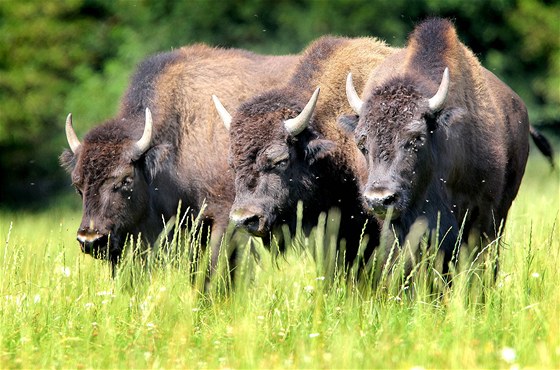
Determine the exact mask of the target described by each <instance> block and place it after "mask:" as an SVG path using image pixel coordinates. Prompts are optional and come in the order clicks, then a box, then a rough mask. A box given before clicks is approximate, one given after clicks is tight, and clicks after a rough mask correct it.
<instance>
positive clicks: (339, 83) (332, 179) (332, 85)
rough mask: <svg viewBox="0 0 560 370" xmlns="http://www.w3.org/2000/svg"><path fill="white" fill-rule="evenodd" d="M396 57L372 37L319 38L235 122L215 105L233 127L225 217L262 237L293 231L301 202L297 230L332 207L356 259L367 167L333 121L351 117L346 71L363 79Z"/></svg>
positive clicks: (349, 254) (374, 234) (372, 231)
mask: <svg viewBox="0 0 560 370" xmlns="http://www.w3.org/2000/svg"><path fill="white" fill-rule="evenodd" d="M394 52H395V49H393V48H390V47H388V46H387V45H385V44H384V43H383V42H380V41H378V40H376V39H369V38H360V39H348V38H337V37H323V38H321V39H319V40H317V41H315V42H314V43H312V44H311V45H310V46H309V47H308V48H307V49H306V50H305V52H304V54H303V56H302V59H301V61H300V63H299V64H298V66H297V68H296V71H295V72H294V74H293V76H292V77H291V79H290V80H289V81H288V82H287V83H286V84H285V85H284V86H283V87H281V88H277V89H272V90H270V91H267V92H265V93H262V94H259V95H257V96H255V97H253V98H252V99H250V100H248V101H247V102H245V103H243V104H242V105H241V106H240V107H239V108H238V109H237V111H236V112H235V113H234V114H233V116H230V114H229V113H228V112H227V110H226V109H225V108H224V107H223V106H222V105H221V104H220V103H219V100H218V99H215V101H216V106H217V109H218V110H219V111H220V112H222V113H221V116H222V118H223V119H224V121H225V123H226V126H228V127H230V163H231V166H232V168H233V169H234V172H235V201H234V204H233V206H232V210H231V214H230V217H231V220H232V221H233V222H235V223H236V224H237V225H238V227H241V228H244V229H246V230H248V231H249V232H250V233H252V234H254V235H257V236H261V237H265V238H268V237H269V236H270V235H271V234H274V235H276V232H277V231H278V230H279V229H280V227H281V226H282V225H287V226H288V227H289V229H290V231H291V232H292V233H293V232H294V231H295V230H296V222H297V219H296V206H297V203H298V201H301V202H302V204H303V221H302V226H303V230H304V232H307V233H309V232H310V231H311V229H312V228H313V226H315V225H316V224H317V220H318V217H319V215H320V214H321V213H323V212H328V211H329V210H330V209H332V208H337V209H339V210H340V214H341V222H340V228H339V233H338V237H339V241H342V240H344V241H345V245H346V261H347V262H349V261H352V260H354V259H355V257H356V256H357V253H358V247H359V243H360V236H361V235H362V231H363V230H364V225H365V224H366V221H367V219H368V218H367V215H366V214H365V212H364V210H363V208H362V204H361V202H360V201H359V200H360V193H359V181H358V178H357V177H358V176H360V174H365V172H364V171H365V163H363V159H362V158H361V155H360V153H359V151H357V149H356V146H355V144H354V143H353V141H352V138H351V137H350V136H349V135H347V134H346V133H345V132H344V131H343V130H341V129H340V128H339V127H338V126H337V124H336V118H337V117H338V116H339V115H340V114H344V113H348V112H349V108H348V107H347V105H346V97H345V94H344V89H343V87H344V80H345V77H346V74H347V73H348V71H349V70H354V71H355V75H356V76H357V77H358V81H360V80H361V81H365V78H366V77H367V75H368V73H369V71H370V70H371V69H372V68H373V67H375V65H377V64H378V63H379V62H380V61H381V60H383V59H384V58H385V57H387V56H388V55H390V54H392V53H394ZM318 86H320V93H321V96H320V97H319V88H317V87H318ZM365 233H366V234H368V235H369V250H371V248H373V247H374V246H376V245H377V243H378V234H379V228H378V225H377V223H375V222H371V221H370V222H368V223H367V226H366V228H365Z"/></svg>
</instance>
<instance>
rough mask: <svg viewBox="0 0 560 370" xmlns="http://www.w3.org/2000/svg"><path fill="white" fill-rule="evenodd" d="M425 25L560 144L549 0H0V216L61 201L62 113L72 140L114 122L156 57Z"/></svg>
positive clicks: (264, 49) (66, 190) (556, 52)
mask: <svg viewBox="0 0 560 370" xmlns="http://www.w3.org/2000/svg"><path fill="white" fill-rule="evenodd" d="M429 16H441V17H447V18H450V19H452V20H453V22H454V23H455V25H456V28H457V31H458V33H459V36H460V38H461V40H462V41H463V43H464V44H466V45H467V46H469V47H470V48H471V49H472V50H473V51H474V52H475V53H476V54H477V56H478V57H479V59H480V60H481V62H482V64H483V65H484V66H485V67H486V68H488V69H490V70H491V71H493V72H494V73H495V74H496V75H497V76H498V77H500V78H501V79H502V80H504V81H505V82H506V83H507V84H509V85H510V86H511V87H512V88H513V89H514V90H515V91H516V92H517V93H518V94H519V95H520V96H521V97H522V98H523V99H524V100H525V102H526V104H527V106H528V108H529V115H530V118H531V121H532V123H533V124H534V125H535V126H537V127H538V128H539V129H541V130H542V131H544V132H545V134H546V135H548V137H549V138H552V139H553V140H558V138H559V136H560V2H558V1H556V0H554V1H553V0H549V1H538V0H491V1H483V0H471V1H465V0H375V1H373V0H328V1H327V0H317V1H305V0H271V1H267V0H230V1H226V0H215V1H211V0H208V1H205V0H186V1H185V0H183V1H171V0H142V1H130V0H127V1H122V0H115V1H101V0H65V1H48V0H30V1H16V0H4V1H0V172H1V175H0V208H10V209H16V210H17V209H22V208H37V207H45V206H48V205H50V204H52V203H53V202H58V201H60V200H61V199H68V194H70V193H72V192H73V190H72V188H71V186H70V180H69V176H68V175H67V174H66V173H65V172H64V171H63V170H62V169H61V168H60V166H59V165H58V155H59V154H60V153H61V152H62V150H63V149H64V148H66V146H67V144H66V136H65V134H64V122H65V119H66V115H67V114H68V113H69V112H72V114H73V117H74V127H75V130H76V132H77V133H78V136H79V137H82V136H83V135H84V133H85V132H86V131H87V130H88V129H89V128H91V127H92V126H94V125H97V124H99V123H102V122H103V120H105V119H106V118H108V117H110V116H111V115H113V114H114V113H115V112H116V111H117V109H118V104H119V100H120V96H121V95H122V93H123V92H124V90H125V88H126V85H127V83H128V78H129V77H130V75H131V74H132V72H133V71H134V68H135V65H136V63H138V62H139V61H140V60H142V59H143V58H144V57H146V56H147V55H149V54H151V53H154V52H159V51H169V50H171V49H173V48H178V47H180V46H183V45H187V44H191V43H195V42H205V43H208V44H210V45H216V46H222V47H239V48H246V49H249V50H252V51H255V52H261V53H270V54H286V53H299V52H300V51H301V50H302V49H303V48H304V47H305V46H306V45H307V44H308V43H309V42H311V41H312V40H314V39H316V38H318V37H319V36H321V35H324V34H335V35H343V36H366V35H367V36H376V37H379V38H381V39H384V40H386V41H387V42H388V43H390V44H391V45H394V46H403V45H404V44H405V41H406V37H407V35H408V33H409V32H411V31H412V29H413V28H414V26H415V25H416V24H417V23H419V22H420V21H422V20H423V19H425V18H427V17H429ZM74 198H75V201H77V198H78V197H72V198H71V199H74Z"/></svg>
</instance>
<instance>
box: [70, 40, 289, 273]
mask: <svg viewBox="0 0 560 370" xmlns="http://www.w3.org/2000/svg"><path fill="white" fill-rule="evenodd" d="M297 60H298V57H296V56H261V55H257V54H253V53H250V52H247V51H243V50H237V49H220V48H212V47H209V46H206V45H203V44H197V45H192V46H188V47H183V48H181V49H178V50H175V51H172V52H169V53H163V54H159V55H155V56H153V57H150V58H148V59H147V60H145V61H144V62H142V63H141V64H140V65H139V67H138V70H137V71H136V73H135V75H134V76H133V78H132V81H131V84H130V86H129V88H128V90H127V92H126V93H125V95H124V97H123V100H122V102H121V107H120V110H119V112H118V114H117V116H116V117H115V118H114V119H110V120H108V121H107V122H105V123H104V124H102V125H100V126H98V127H95V128H94V129H92V130H91V131H90V132H88V133H87V134H86V135H85V137H84V139H83V141H82V144H81V146H80V149H79V150H78V152H77V154H76V155H74V154H73V153H72V152H70V151H68V150H67V151H65V152H64V153H63V154H62V156H61V163H62V164H63V166H65V167H66V168H67V169H68V170H69V171H70V172H71V175H72V181H73V182H74V184H75V185H76V187H77V189H78V190H79V191H80V193H81V194H82V197H83V208H84V209H83V211H84V214H83V219H82V223H81V226H80V230H79V232H88V233H90V234H91V233H94V232H95V233H97V234H98V235H104V236H105V238H107V236H108V235H110V237H111V243H110V245H111V250H110V251H108V253H107V251H105V250H104V248H105V245H97V246H94V247H95V248H94V250H93V252H90V253H92V254H98V256H97V257H105V258H109V259H111V260H112V261H113V262H116V260H117V259H118V257H119V255H120V253H121V250H122V246H123V243H124V238H125V237H126V235H127V234H128V235H132V236H137V235H138V234H139V233H141V234H142V236H143V237H144V239H145V240H146V241H147V242H148V243H153V242H154V241H155V238H156V237H157V235H158V234H159V233H160V231H161V230H162V227H163V222H164V221H163V220H169V219H170V218H171V217H172V216H173V215H174V214H175V213H176V210H177V207H178V203H179V201H181V202H182V209H183V210H185V209H187V208H188V209H189V210H190V211H191V213H193V214H197V213H198V212H199V211H200V210H201V207H202V205H203V203H206V204H207V208H206V210H205V211H204V216H205V220H206V221H207V222H208V225H211V226H212V243H213V245H214V247H216V246H217V245H219V241H220V239H221V237H222V235H223V233H224V231H225V228H226V226H227V223H228V212H229V209H230V206H231V203H232V201H233V197H234V190H233V175H232V172H231V170H230V169H229V167H228V165H227V150H228V134H227V131H226V130H225V129H224V127H223V125H222V122H221V120H220V119H219V117H218V115H217V113H216V112H215V110H214V107H213V104H212V100H211V95H212V94H218V95H220V97H221V98H222V100H223V101H224V104H228V105H229V106H237V105H238V104H239V103H240V102H241V101H243V100H245V99H247V98H248V97H249V96H252V95H254V94H256V93H258V92H259V91H262V89H263V88H264V87H269V86H274V85H277V84H279V83H283V82H285V76H286V75H289V74H290V73H291V71H292V70H293V68H294V66H295V63H296V62H297ZM146 108H150V110H151V112H152V116H153V136H152V141H151V148H150V149H149V150H148V151H147V152H146V153H145V154H144V155H143V156H142V157H141V158H139V159H136V158H133V157H132V152H131V147H132V145H133V144H134V143H135V142H136V141H137V140H138V139H139V138H140V137H141V135H142V132H143V129H144V110H145V109H146ZM127 176H129V177H132V178H133V180H134V181H133V187H134V188H133V189H132V190H130V191H129V189H128V188H129V186H128V184H127V181H129V180H127V178H126V177H127ZM131 186H132V185H131ZM117 195H118V196H117ZM90 229H91V230H90ZM102 241H104V242H105V243H106V239H103V240H102ZM82 248H84V246H83V245H82ZM214 252H216V251H214ZM107 254H108V255H107ZM215 254H216V253H214V255H215Z"/></svg>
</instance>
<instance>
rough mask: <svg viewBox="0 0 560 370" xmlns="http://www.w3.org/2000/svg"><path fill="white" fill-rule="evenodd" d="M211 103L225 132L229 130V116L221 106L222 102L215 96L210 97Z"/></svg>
mask: <svg viewBox="0 0 560 370" xmlns="http://www.w3.org/2000/svg"><path fill="white" fill-rule="evenodd" d="M212 101H214V106H216V110H217V111H218V114H219V115H220V118H221V119H222V121H223V122H224V126H225V128H226V130H228V131H229V128H230V126H231V114H229V112H228V111H227V109H226V108H225V107H224V106H223V105H222V102H221V101H220V99H218V97H217V96H216V95H212Z"/></svg>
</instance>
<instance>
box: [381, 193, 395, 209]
mask: <svg viewBox="0 0 560 370" xmlns="http://www.w3.org/2000/svg"><path fill="white" fill-rule="evenodd" d="M396 202H397V195H396V194H389V195H387V196H386V197H385V198H383V199H381V204H383V206H384V207H386V208H388V207H390V206H393V205H395V203H396Z"/></svg>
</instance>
